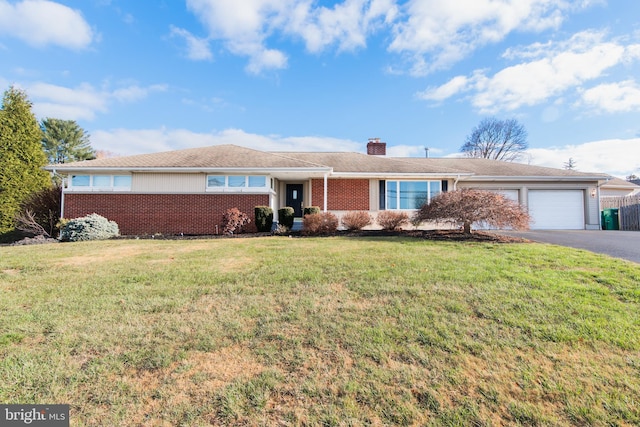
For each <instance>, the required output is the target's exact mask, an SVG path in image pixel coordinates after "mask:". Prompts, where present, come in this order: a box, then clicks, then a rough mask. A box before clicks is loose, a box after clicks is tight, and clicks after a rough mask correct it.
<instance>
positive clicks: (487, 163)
mask: <svg viewBox="0 0 640 427" xmlns="http://www.w3.org/2000/svg"><path fill="white" fill-rule="evenodd" d="M401 159H402V160H403V161H406V162H409V163H412V164H416V165H421V164H427V165H428V164H431V163H432V162H436V164H438V165H440V166H441V167H446V168H452V169H457V170H459V171H465V172H468V173H472V174H473V175H475V176H478V177H480V176H482V177H527V178H529V177H548V178H585V177H589V178H597V179H606V178H607V177H608V175H607V174H602V173H592V172H578V171H575V170H567V169H556V168H548V167H544V166H534V165H527V164H523V163H515V162H504V161H500V160H490V159H475V158H468V157H448V158H439V159H426V158H420V157H404V158H401Z"/></svg>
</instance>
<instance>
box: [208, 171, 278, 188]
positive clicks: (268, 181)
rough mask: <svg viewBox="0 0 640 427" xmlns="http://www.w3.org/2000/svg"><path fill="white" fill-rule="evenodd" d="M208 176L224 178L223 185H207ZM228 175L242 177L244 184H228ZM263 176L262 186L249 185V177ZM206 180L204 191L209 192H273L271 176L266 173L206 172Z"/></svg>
mask: <svg viewBox="0 0 640 427" xmlns="http://www.w3.org/2000/svg"><path fill="white" fill-rule="evenodd" d="M209 177H218V178H224V186H209ZM229 177H242V178H244V186H229ZM256 177H264V186H262V187H250V186H249V181H250V178H256ZM206 179H207V182H206V191H207V192H211V193H271V192H273V189H272V187H273V178H271V177H270V176H268V175H239V174H238V175H234V174H229V175H222V174H208V175H207V177H206Z"/></svg>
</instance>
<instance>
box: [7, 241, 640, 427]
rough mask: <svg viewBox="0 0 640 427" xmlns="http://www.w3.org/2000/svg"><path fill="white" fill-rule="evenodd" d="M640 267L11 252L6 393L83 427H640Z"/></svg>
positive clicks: (298, 253)
mask: <svg viewBox="0 0 640 427" xmlns="http://www.w3.org/2000/svg"><path fill="white" fill-rule="evenodd" d="M639 313H640V266H639V265H637V264H633V263H630V262H625V261H621V260H615V259H611V258H608V257H604V256H599V255H595V254H591V253H589V252H585V251H578V250H573V249H568V248H560V247H555V246H550V245H540V244H533V243H531V244H525V243H521V244H498V243H481V242H480V243H479V242H466V243H465V242H446V241H441V242H433V241H427V240H423V239H416V238H406V237H386V238H365V237H362V238H356V237H351V238H345V237H332V238H308V239H297V238H287V237H266V238H254V239H215V240H177V241H153V240H115V241H105V242H93V243H67V244H56V245H42V246H24V247H2V248H0V402H2V403H68V404H70V405H71V425H74V426H78V425H96V426H97V425H154V426H156V425H167V426H171V425H203V424H204V425H206V424H210V423H211V424H245V425H318V424H324V425H367V424H369V425H450V426H453V425H464V426H467V425H478V426H483V425H487V426H488V425H504V424H511V425H602V426H605V425H621V426H624V425H638V424H640V314H639Z"/></svg>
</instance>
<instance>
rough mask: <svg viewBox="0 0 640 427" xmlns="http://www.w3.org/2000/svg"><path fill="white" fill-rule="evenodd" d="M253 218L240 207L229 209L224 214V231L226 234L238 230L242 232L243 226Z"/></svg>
mask: <svg viewBox="0 0 640 427" xmlns="http://www.w3.org/2000/svg"><path fill="white" fill-rule="evenodd" d="M250 222H251V219H250V218H249V215H247V214H246V213H244V212H241V211H240V209H238V208H231V209H227V211H226V212H225V213H224V215H222V225H223V228H222V232H223V233H224V234H233V233H236V232H238V233H239V232H241V231H242V227H244V226H245V225H247V224H249V223H250Z"/></svg>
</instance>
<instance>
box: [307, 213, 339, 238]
mask: <svg viewBox="0 0 640 427" xmlns="http://www.w3.org/2000/svg"><path fill="white" fill-rule="evenodd" d="M338 223H339V222H338V217H337V216H335V215H334V214H332V213H331V212H322V213H314V214H310V215H305V216H304V218H302V234H305V235H307V236H317V235H320V234H333V233H335V232H336V230H337V229H338Z"/></svg>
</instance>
